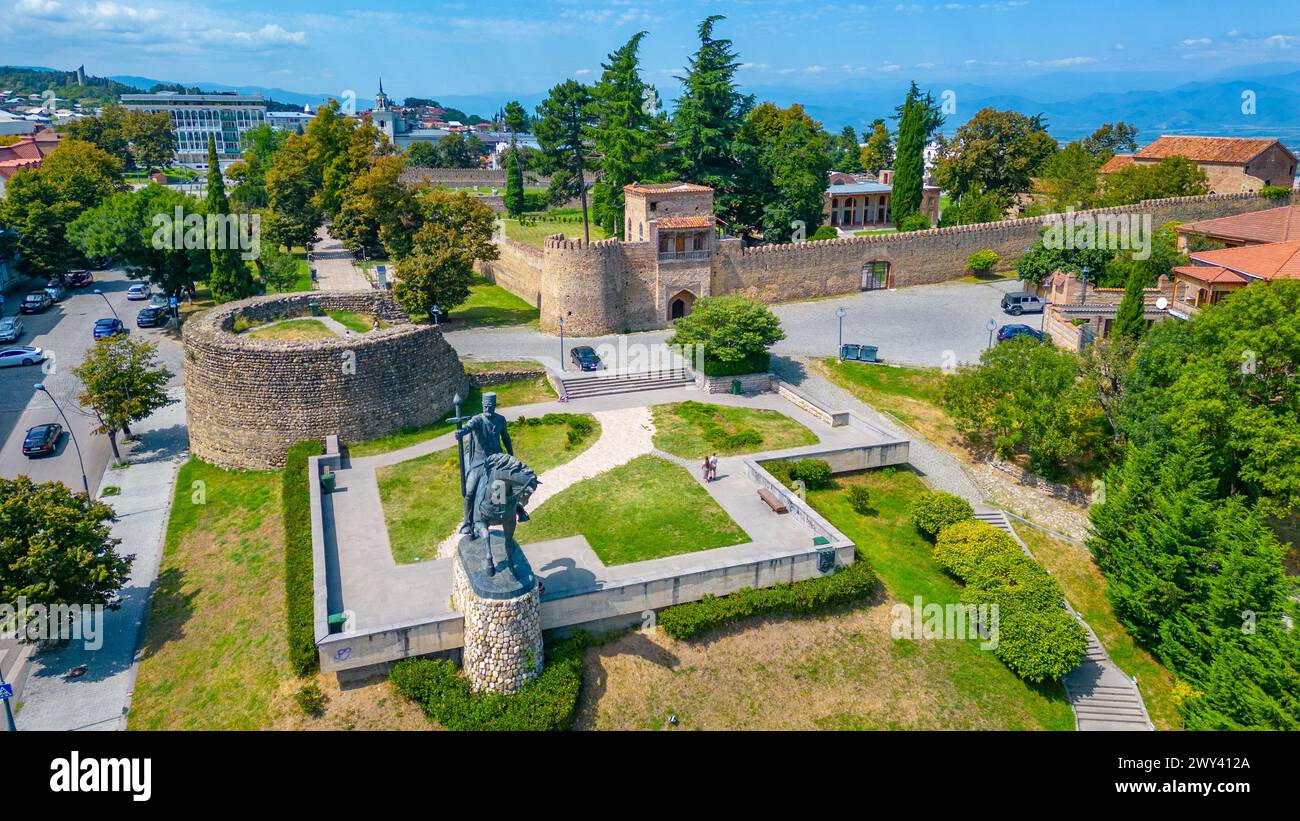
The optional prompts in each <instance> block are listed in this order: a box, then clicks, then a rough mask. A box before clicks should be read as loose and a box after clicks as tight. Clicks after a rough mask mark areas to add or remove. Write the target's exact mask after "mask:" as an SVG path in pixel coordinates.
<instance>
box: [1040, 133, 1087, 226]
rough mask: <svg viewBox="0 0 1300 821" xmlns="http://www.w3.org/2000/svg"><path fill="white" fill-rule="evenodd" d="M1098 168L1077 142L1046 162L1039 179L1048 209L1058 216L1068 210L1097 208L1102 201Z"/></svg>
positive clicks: (1070, 144)
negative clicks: (1043, 189) (1044, 189)
mask: <svg viewBox="0 0 1300 821" xmlns="http://www.w3.org/2000/svg"><path fill="white" fill-rule="evenodd" d="M1098 167H1099V166H1098V163H1097V159H1096V157H1094V156H1093V155H1092V154H1091V153H1089V152H1088V151H1087V150H1086V149H1085V148H1084V146H1083V144H1081V143H1079V142H1078V141H1075V142H1072V143H1069V144H1067V145H1066V146H1065V147H1064V148H1062V149H1061V150H1060V151H1058V152H1056V153H1055V154H1053V155H1051V156H1050V157H1048V158H1047V159H1045V160H1044V161H1043V167H1042V169H1041V171H1040V172H1039V177H1041V178H1042V180H1043V184H1044V187H1045V188H1046V192H1047V199H1048V203H1049V207H1050V209H1051V210H1052V211H1056V212H1060V211H1064V210H1065V209H1066V208H1069V207H1073V208H1078V209H1084V208H1094V207H1096V205H1097V204H1098V201H1099V199H1100V197H1101V175H1100V174H1098V173H1097V168H1098Z"/></svg>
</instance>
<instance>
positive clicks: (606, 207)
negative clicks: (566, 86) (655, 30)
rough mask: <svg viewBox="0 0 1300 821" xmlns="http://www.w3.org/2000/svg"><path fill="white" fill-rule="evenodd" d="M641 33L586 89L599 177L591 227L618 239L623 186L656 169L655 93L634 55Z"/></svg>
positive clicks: (659, 131) (660, 127) (660, 128)
mask: <svg viewBox="0 0 1300 821" xmlns="http://www.w3.org/2000/svg"><path fill="white" fill-rule="evenodd" d="M645 35H646V33H645V32H644V31H641V32H637V33H636V34H634V35H632V38H631V39H629V40H628V41H627V42H626V43H625V44H623V45H622V46H620V47H619V48H618V49H616V50H615V51H614V52H613V53H611V54H610V55H609V57H608V58H607V59H608V62H605V63H603V64H602V68H603V69H604V71H603V73H602V74H601V77H600V81H599V82H597V83H596V85H595V87H594V88H593V89H592V106H591V110H592V113H593V115H594V124H593V125H592V126H591V128H590V129H588V137H589V139H590V141H591V143H592V145H593V147H594V149H595V153H596V154H597V155H598V156H599V157H600V163H601V167H602V168H603V169H604V174H603V176H602V177H601V178H600V180H599V182H597V183H596V184H595V185H594V186H593V191H592V210H593V211H594V212H595V219H596V222H597V223H598V224H599V225H600V226H601V227H602V228H604V229H605V231H606V232H607V233H609V234H610V235H612V236H618V237H620V238H621V237H623V233H624V225H623V186H625V185H629V184H631V183H634V182H638V181H648V180H651V179H653V178H654V177H655V176H656V173H657V171H658V167H659V159H660V152H659V145H660V144H661V142H662V140H661V136H664V134H663V132H664V125H665V124H664V122H663V121H662V120H661V119H659V118H658V117H656V114H655V111H656V108H657V99H658V98H657V92H656V91H655V89H654V88H653V87H652V86H650V85H648V84H646V83H645V82H643V81H642V79H641V60H640V56H639V51H640V48H641V41H642V40H643V39H645Z"/></svg>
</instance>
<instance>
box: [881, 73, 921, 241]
mask: <svg viewBox="0 0 1300 821" xmlns="http://www.w3.org/2000/svg"><path fill="white" fill-rule="evenodd" d="M912 88H913V89H915V88H916V85H915V84H913V85H912ZM925 136H926V135H925V104H924V103H923V102H922V101H921V99H919V98H918V97H917V96H916V95H914V94H913V93H912V92H908V95H907V99H906V100H904V101H903V113H902V117H901V119H900V120H899V122H898V157H897V162H896V166H897V167H896V168H895V169H894V189H893V193H892V194H891V195H890V198H889V207H890V211H891V212H892V213H893V219H894V224H895V225H898V224H901V223H902V222H904V221H905V220H906V219H907V218H908V217H910V216H912V215H913V214H918V213H920V211H921V193H922V189H923V188H924V186H925Z"/></svg>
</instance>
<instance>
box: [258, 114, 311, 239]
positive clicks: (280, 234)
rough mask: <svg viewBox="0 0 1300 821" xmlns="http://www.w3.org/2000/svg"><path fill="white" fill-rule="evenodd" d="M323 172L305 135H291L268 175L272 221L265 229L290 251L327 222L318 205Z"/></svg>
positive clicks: (268, 199) (268, 197)
mask: <svg viewBox="0 0 1300 821" xmlns="http://www.w3.org/2000/svg"><path fill="white" fill-rule="evenodd" d="M319 187H320V169H319V168H317V167H316V166H315V165H314V164H313V163H312V161H311V142H310V140H309V139H308V138H307V137H306V136H304V135H298V134H291V135H289V138H288V139H287V140H286V141H285V143H284V146H283V148H282V149H281V150H280V151H279V152H278V153H277V155H276V160H275V164H274V165H273V166H272V167H271V168H270V169H269V170H268V171H267V172H266V197H267V206H268V207H269V208H270V215H269V219H267V220H266V224H265V225H264V226H263V227H264V230H265V232H266V235H267V238H268V239H269V240H270V241H271V242H272V243H273V244H276V245H284V246H286V247H288V248H292V247H294V246H306V245H307V244H308V243H310V242H311V241H312V240H313V238H315V236H316V229H317V228H319V227H320V225H321V222H322V221H323V220H324V215H323V214H322V213H321V210H320V208H318V207H317V206H316V202H315V193H316V190H317V189H318V188H319Z"/></svg>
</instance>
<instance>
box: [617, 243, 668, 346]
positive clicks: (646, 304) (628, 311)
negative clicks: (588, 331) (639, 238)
mask: <svg viewBox="0 0 1300 821" xmlns="http://www.w3.org/2000/svg"><path fill="white" fill-rule="evenodd" d="M624 251H625V258H626V259H627V262H628V265H627V268H626V269H625V270H624V272H623V288H622V290H623V293H622V305H623V323H624V326H623V327H622V328H618V329H616V330H620V331H621V330H625V329H626V330H629V331H644V330H647V329H650V328H662V327H664V311H665V308H664V307H663V306H661V305H658V304H656V300H657V289H658V279H659V275H660V273H661V272H660V271H659V268H658V264H659V263H658V260H657V257H658V253H657V252H656V251H655V246H654V245H651V244H650V243H648V242H628V243H624Z"/></svg>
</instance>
